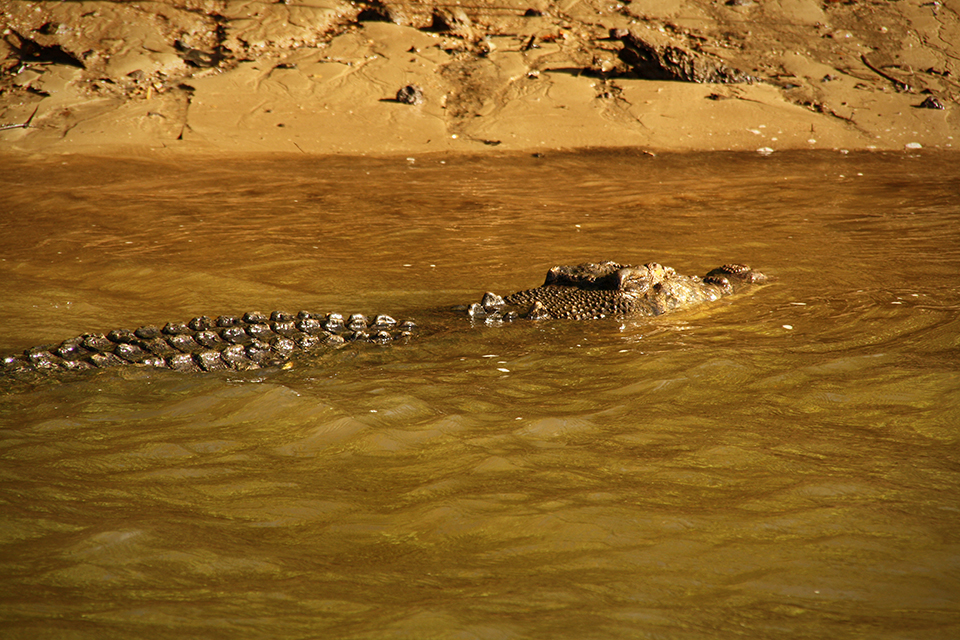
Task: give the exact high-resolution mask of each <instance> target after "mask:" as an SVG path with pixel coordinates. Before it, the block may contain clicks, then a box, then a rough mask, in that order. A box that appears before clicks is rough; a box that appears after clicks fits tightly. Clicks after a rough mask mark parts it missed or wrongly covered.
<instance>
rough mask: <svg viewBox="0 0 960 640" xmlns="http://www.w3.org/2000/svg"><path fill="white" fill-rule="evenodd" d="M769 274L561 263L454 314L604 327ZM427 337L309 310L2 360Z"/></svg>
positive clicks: (7, 368) (250, 357) (388, 320)
mask: <svg viewBox="0 0 960 640" xmlns="http://www.w3.org/2000/svg"><path fill="white" fill-rule="evenodd" d="M766 281H767V276H765V275H763V274H762V273H760V272H759V271H756V270H754V269H751V268H750V267H748V266H746V265H743V264H727V265H724V266H722V267H718V268H716V269H713V270H712V271H710V272H709V273H707V274H706V275H705V276H702V277H698V276H683V275H680V274H678V273H677V272H676V271H675V270H674V269H672V268H670V267H664V266H663V265H661V264H658V263H655V262H651V263H647V264H644V265H624V264H619V263H616V262H597V263H594V262H585V263H582V264H578V265H567V266H556V267H553V268H552V269H550V270H549V271H548V272H547V277H546V279H545V281H544V283H543V284H542V285H540V286H539V287H536V288H533V289H526V290H523V291H518V292H516V293H512V294H510V295H507V296H499V295H497V294H494V293H489V292H488V293H486V294H484V295H483V297H482V299H481V300H480V301H479V302H474V303H473V304H470V305H467V306H462V307H455V310H457V311H459V312H460V313H462V314H464V315H466V316H467V317H469V318H470V320H471V322H473V323H483V324H485V325H498V324H504V323H509V322H513V321H517V320H524V319H526V320H532V321H542V320H549V319H554V320H598V319H602V318H608V317H632V316H657V315H661V314H663V313H667V312H669V311H673V310H676V309H683V308H689V307H693V306H696V305H700V304H704V303H708V302H712V301H715V300H717V299H719V298H720V297H722V296H726V295H731V294H733V293H736V292H738V291H740V290H742V289H744V288H745V287H747V286H749V285H754V284H760V283H763V282H766ZM419 331H420V327H419V326H418V325H417V324H416V323H415V322H413V321H411V320H407V321H404V322H397V321H396V320H395V319H394V318H392V317H391V316H388V315H377V316H375V317H373V318H368V317H366V316H364V315H362V314H359V313H355V314H352V315H349V316H347V317H346V318H345V317H344V316H343V315H342V314H339V313H327V314H317V313H311V312H308V311H301V312H299V313H296V314H293V313H286V312H282V311H274V312H272V313H270V314H266V313H262V312H259V311H250V312H247V313H245V314H243V315H242V316H220V317H218V318H216V319H214V318H211V317H208V316H200V317H197V318H193V319H192V320H189V321H187V322H170V323H167V324H165V325H163V326H162V327H161V326H158V325H147V326H142V327H140V328H138V329H134V330H130V329H115V330H113V331H110V332H109V333H106V334H103V333H97V334H92V333H87V334H83V335H80V336H76V337H74V338H70V339H68V340H64V341H63V342H61V343H59V344H48V345H42V346H38V347H33V348H30V349H26V350H25V351H24V352H23V353H21V354H17V355H12V356H8V357H6V358H4V359H3V360H2V362H0V372H4V373H9V372H20V371H71V370H84V369H104V368H110V367H116V366H123V365H139V366H146V367H159V368H167V369H174V370H177V371H183V372H201V371H216V370H226V369H239V370H244V369H257V368H261V367H275V366H285V365H286V364H287V363H288V362H289V361H290V360H291V359H292V358H293V357H295V356H296V355H297V354H298V353H309V352H314V351H317V350H319V349H322V348H330V347H337V346H340V345H344V344H346V343H350V342H373V343H381V344H385V343H389V342H393V341H397V340H407V339H409V338H411V337H413V336H414V335H416V334H417V333H418V332H419Z"/></svg>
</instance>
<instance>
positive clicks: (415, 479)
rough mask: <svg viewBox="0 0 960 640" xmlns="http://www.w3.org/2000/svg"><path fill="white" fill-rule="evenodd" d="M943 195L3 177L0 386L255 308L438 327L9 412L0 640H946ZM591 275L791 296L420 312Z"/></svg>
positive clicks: (926, 187) (932, 173)
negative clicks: (175, 327)
mask: <svg viewBox="0 0 960 640" xmlns="http://www.w3.org/2000/svg"><path fill="white" fill-rule="evenodd" d="M955 164H956V163H955V159H954V158H952V157H950V156H936V155H924V156H922V157H894V156H883V155H857V154H850V155H841V154H798V155H795V156H789V155H787V156H780V157H777V156H773V157H770V158H754V157H741V156H735V155H702V156H664V157H657V158H650V157H646V156H642V155H636V156H634V155H622V154H620V155H613V154H581V155H558V156H556V157H546V158H528V157H504V158H490V159H469V158H429V157H428V158H415V159H412V160H408V159H404V158H401V159H392V160H367V159H337V158H334V159H325V158H310V159H306V160H305V159H302V158H274V159H266V160H263V159H261V160H245V161H226V162H224V161H214V160H211V159H200V160H188V161H176V162H175V161H172V160H171V161H169V162H166V163H163V162H146V161H124V162H119V161H113V160H94V159H83V158H64V159H57V160H55V161H53V160H49V161H25V160H23V159H12V158H4V159H2V160H0V165H2V167H0V168H2V172H3V175H4V176H5V179H4V181H3V183H2V184H0V205H2V210H0V211H2V212H0V216H2V217H0V271H2V278H3V281H4V289H5V292H4V296H3V298H2V300H0V351H2V352H3V353H7V352H11V351H14V350H18V349H22V348H24V347H26V346H30V345H32V344H38V343H43V342H50V341H54V340H58V339H62V338H64V337H68V336H71V335H75V334H78V333H82V332H84V331H92V330H105V329H109V328H112V327H116V326H126V327H136V326H138V325H140V324H143V323H148V322H149V323H156V322H163V321H168V320H183V319H187V318H190V317H191V316H193V315H198V314H201V313H206V314H211V315H215V314H220V313H234V312H238V311H244V310H248V309H254V308H255V309H261V310H272V309H274V308H279V309H287V310H297V309H300V308H306V309H312V310H317V311H323V310H339V311H341V312H350V311H363V312H368V313H369V312H376V311H385V312H390V313H393V314H396V315H398V316H402V317H408V316H409V317H414V318H416V319H421V320H424V321H437V322H439V323H440V324H441V325H442V327H443V329H442V330H440V331H438V332H437V333H435V334H433V335H430V336H428V337H426V338H425V339H424V340H423V341H421V342H419V343H411V344H409V345H394V346H391V347H386V348H384V347H372V346H368V347H348V348H344V349H341V350H338V351H334V352H330V353H326V354H323V355H321V356H318V357H317V358H313V359H309V360H305V361H300V362H298V363H297V366H295V367H294V368H293V369H291V370H285V371H278V370H265V371H258V372H247V373H221V374H208V375H183V374H175V373H172V372H165V371H147V370H142V369H128V370H116V371H107V372H101V373H97V374H91V375H75V376H68V377H63V378H58V379H49V380H41V381H39V382H29V381H26V382H24V381H20V382H10V381H6V382H4V383H3V384H4V385H5V389H4V390H3V391H2V395H0V447H2V455H3V459H4V463H3V466H2V467H0V474H2V478H3V482H2V484H0V495H2V500H3V501H2V503H0V504H2V506H0V514H2V518H0V544H2V547H0V548H2V550H3V552H2V554H0V558H2V561H0V580H2V582H0V584H3V585H4V588H3V589H2V592H3V594H4V595H3V596H2V599H0V603H2V604H0V607H2V611H3V620H4V627H5V629H4V636H5V637H14V638H37V637H51V638H52V637H58V638H59V637H91V638H92V637H96V638H104V637H125V638H126V637H143V636H147V635H149V636H150V637H153V638H159V637H171V638H172V637H183V636H184V635H186V636H206V637H210V636H226V635H231V636H233V635H243V636H247V635H257V636H263V637H319V636H331V637H345V638H381V637H394V636H406V637H471V638H512V637H530V638H547V637H576V638H612V637H654V636H662V637H671V638H676V637H683V638H715V637H729V636H734V635H736V636H748V637H770V636H793V637H842V636H846V637H850V636H857V637H866V636H869V637H891V638H893V637H896V638H907V637H909V638H952V637H957V635H958V634H960V608H958V605H957V602H958V600H957V595H958V593H960V566H958V561H957V558H960V535H958V534H960V528H958V525H957V522H958V521H960V514H958V505H960V488H958V487H960V469H958V466H957V462H956V461H957V460H958V459H960V456H958V454H960V447H958V428H957V425H958V424H960V376H958V375H957V371H958V362H960V360H958V357H957V354H958V347H960V313H958V310H960V287H958V277H957V276H958V273H960V206H958V204H957V200H956V194H957V193H958V192H960V175H958V173H957V171H956V169H955V168H954V167H955ZM604 258H609V259H615V260H619V261H623V262H645V261H649V260H657V261H660V262H663V263H664V264H668V265H670V266H673V267H675V268H677V269H678V270H679V271H682V272H687V273H704V272H706V271H707V270H708V269H710V268H712V267H714V266H717V265H719V264H722V263H724V262H729V261H742V262H747V263H750V264H751V265H754V266H756V267H758V268H760V269H762V270H764V271H765V272H768V273H770V274H771V275H773V276H775V277H776V278H777V281H776V282H775V283H774V284H771V285H768V286H766V287H763V288H761V289H759V290H756V291H755V292H753V293H752V294H748V295H745V296H740V297H738V298H735V299H731V300H724V301H721V302H720V303H718V304H717V305H714V306H712V307H709V308H704V309H699V310H695V311H691V312H685V313H680V314H676V315H672V316H665V317H661V318H657V319H654V320H645V321H643V322H633V321H624V322H616V321H601V322H596V323H564V322H556V323H547V324H540V325H531V324H527V325H519V326H510V327H501V328H484V327H471V326H469V325H467V324H466V323H465V322H463V323H461V322H460V321H458V320H448V319H441V318H442V312H441V311H438V310H442V309H444V308H445V307H448V306H450V305H453V304H458V303H463V302H467V301H472V300H474V299H476V298H477V297H478V295H479V294H480V293H482V292H483V291H485V290H488V289H489V290H494V291H498V292H501V293H504V292H507V291H510V290H514V289H517V288H521V287H529V286H532V285H536V284H539V282H540V281H541V279H542V277H543V273H544V272H545V270H546V268H547V267H549V266H551V265H553V264H556V263H568V262H579V261H582V260H586V259H604Z"/></svg>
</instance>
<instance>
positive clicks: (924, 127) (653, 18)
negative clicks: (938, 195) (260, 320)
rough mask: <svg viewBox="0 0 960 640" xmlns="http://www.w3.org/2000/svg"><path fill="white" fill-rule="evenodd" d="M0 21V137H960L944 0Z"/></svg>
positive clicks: (584, 140)
mask: <svg viewBox="0 0 960 640" xmlns="http://www.w3.org/2000/svg"><path fill="white" fill-rule="evenodd" d="M2 19H3V20H5V21H6V22H5V23H4V24H2V28H3V31H4V39H3V42H2V43H0V59H2V62H0V65H2V67H0V68H2V70H3V74H2V77H0V125H3V127H4V130H2V131H0V149H4V150H6V151H15V152H26V153H39V154H61V153H87V154H120V155H127V154H140V153H147V154H152V153H156V152H162V153H169V152H174V153H177V152H182V153H190V154H196V153H204V152H214V153H220V152H226V153H263V152H268V153H276V152H280V153H283V152H292V153H298V152H303V153H307V154H317V155H327V154H350V155H354V154H357V155H360V154H367V155H394V154H417V153H429V152H468V153H477V152H484V151H485V150H497V151H544V150H555V149H579V148H590V147H635V148H640V149H645V150H649V151H651V152H658V151H677V150H737V151H760V152H761V153H770V152H776V151H780V150H785V149H850V150H854V149H884V150H890V149H904V148H906V149H916V148H938V149H953V148H955V146H954V145H955V144H956V143H957V141H958V140H960V122H958V119H957V117H956V105H957V100H958V98H960V82H958V77H960V68H958V67H960V64H958V62H957V60H960V18H958V16H957V14H956V13H954V12H952V11H950V10H949V9H948V8H946V7H944V6H943V5H941V4H939V3H924V2H920V1H912V2H898V3H895V4H893V3H890V4H884V5H874V4H866V3H861V2H827V3H819V2H813V1H812V0H792V1H789V2H780V3H776V6H774V4H773V3H770V4H760V3H756V2H752V0H730V1H729V2H727V3H726V4H719V3H713V2H708V1H706V0H676V1H673V2H667V3H662V2H653V1H652V0H637V1H634V2H632V3H625V4H613V3H607V2H599V1H596V2H566V3H546V2H511V1H508V2H497V3H492V2H475V3H471V5H470V6H469V7H463V8H459V7H453V5H450V4H440V3H422V4H421V3H411V2H406V3H405V2H383V3H379V2H375V3H366V4H363V3H357V4H350V3H344V2H335V1H333V0H319V1H314V0H309V1H305V2H298V3H293V2H290V3H266V2H263V3H260V2H165V3H159V2H158V3H148V4H144V5H139V4H136V3H107V2H70V3H61V2H18V3H11V6H10V7H9V10H8V12H7V13H6V14H5V15H4V17H3V18H2ZM940 107H942V108H940Z"/></svg>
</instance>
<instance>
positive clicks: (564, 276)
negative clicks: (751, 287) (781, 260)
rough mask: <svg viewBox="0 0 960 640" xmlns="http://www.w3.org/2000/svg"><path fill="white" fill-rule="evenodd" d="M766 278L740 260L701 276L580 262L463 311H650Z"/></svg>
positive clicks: (488, 318)
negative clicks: (534, 285)
mask: <svg viewBox="0 0 960 640" xmlns="http://www.w3.org/2000/svg"><path fill="white" fill-rule="evenodd" d="M766 280H767V278H766V276H764V275H763V274H762V273H760V272H759V271H755V270H753V269H751V268H750V267H748V266H746V265H743V264H727V265H724V266H722V267H718V268H717V269H714V270H712V271H710V272H709V273H708V274H707V275H706V276H704V277H702V278H700V277H696V276H682V275H678V274H677V272H676V271H674V270H673V269H672V268H670V267H664V266H663V265H661V264H658V263H656V262H650V263H647V264H644V265H639V266H634V265H623V264H620V263H617V262H584V263H582V264H578V265H561V266H556V267H553V268H552V269H550V270H549V271H548V272H547V277H546V279H545V280H544V283H543V285H541V286H539V287H537V288H535V289H527V290H524V291H518V292H516V293H513V294H510V295H508V296H506V297H505V298H501V297H500V296H497V295H496V294H493V293H488V294H486V295H485V296H484V297H483V300H482V301H481V302H480V303H479V304H473V305H470V307H469V308H468V310H467V312H468V314H469V315H471V316H472V317H474V318H482V319H484V320H485V322H490V323H496V322H500V321H504V320H511V319H513V318H515V317H523V318H529V319H532V320H541V319H548V318H565V319H573V320H590V319H600V318H606V317H610V316H654V315H660V314H661V313H665V312H667V311H671V310H674V309H678V308H683V307H690V306H694V305H696V304H699V303H703V302H710V301H713V300H716V299H718V298H720V297H721V296H724V295H729V294H732V293H734V292H736V291H738V290H740V289H741V288H742V287H743V285H747V284H754V283H762V282H765V281H766Z"/></svg>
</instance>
